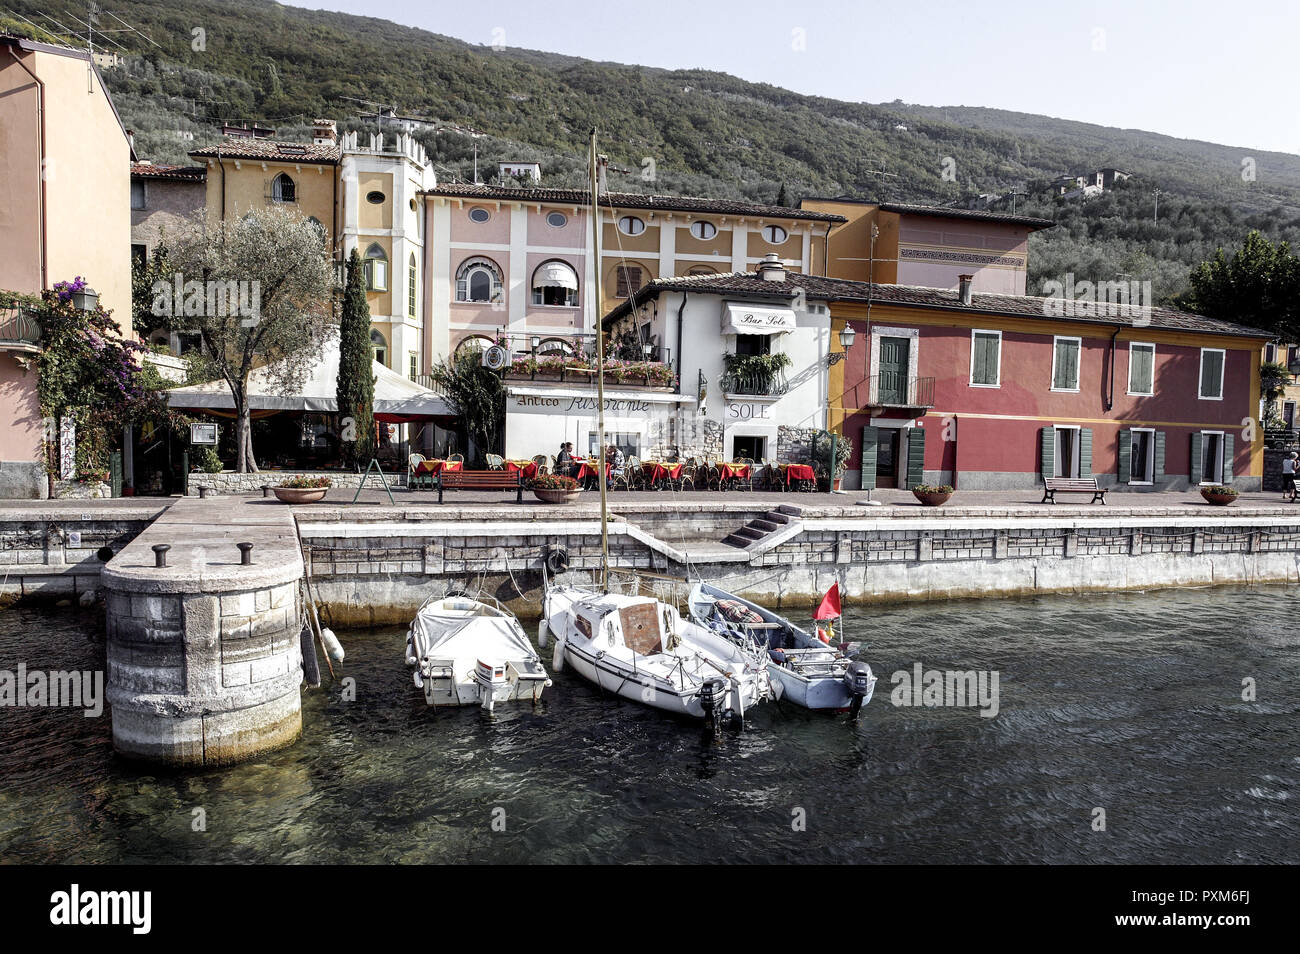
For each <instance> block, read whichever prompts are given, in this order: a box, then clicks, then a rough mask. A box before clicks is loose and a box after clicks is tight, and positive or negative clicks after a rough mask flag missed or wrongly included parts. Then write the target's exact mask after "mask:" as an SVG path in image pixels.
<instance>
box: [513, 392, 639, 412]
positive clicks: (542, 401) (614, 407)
mask: <svg viewBox="0 0 1300 954" xmlns="http://www.w3.org/2000/svg"><path fill="white" fill-rule="evenodd" d="M566 401H567V402H568V403H567V405H566V404H565V402H566ZM598 405H599V402H598V401H597V400H596V399H595V398H585V397H568V398H564V397H538V396H535V395H531V394H520V395H517V396H516V397H515V406H516V407H540V408H555V409H556V410H559V411H561V412H562V413H564V414H569V413H571V412H573V411H595V410H596V409H597V407H598ZM651 407H652V405H651V403H650V402H649V401H633V400H631V399H628V398H605V410H606V411H617V412H620V413H623V414H629V413H630V414H648V413H650V410H651Z"/></svg>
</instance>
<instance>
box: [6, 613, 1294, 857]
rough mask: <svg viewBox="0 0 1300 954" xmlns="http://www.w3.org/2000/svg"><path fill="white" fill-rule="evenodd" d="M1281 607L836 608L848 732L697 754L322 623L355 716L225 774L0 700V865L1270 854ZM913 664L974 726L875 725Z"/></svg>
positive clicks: (904, 721)
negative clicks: (846, 639) (433, 690)
mask: <svg viewBox="0 0 1300 954" xmlns="http://www.w3.org/2000/svg"><path fill="white" fill-rule="evenodd" d="M1295 607H1296V600H1295V592H1294V591H1292V590H1288V589H1284V588H1264V589H1259V590H1249V591H1248V590H1241V589H1214V590H1210V589H1206V590H1193V591H1184V592H1162V593H1147V594H1124V595H1116V596H1104V595H1093V596H1086V597H1041V598H1032V599H1017V600H997V601H994V600H988V601H967V602H950V603H937V604H909V605H901V606H895V607H892V608H884V609H871V610H865V611H864V610H859V611H852V612H851V614H850V618H849V620H848V630H849V636H850V638H854V639H864V640H866V641H867V642H868V643H869V647H868V648H867V649H865V650H864V651H863V652H862V658H865V659H866V660H867V661H869V662H870V663H871V665H872V666H873V668H874V669H875V670H876V673H877V675H878V676H879V677H880V684H879V686H878V688H877V691H876V698H875V699H874V700H873V701H872V702H871V704H870V705H869V706H868V707H867V708H866V709H865V710H864V711H863V716H862V718H861V719H860V720H859V721H858V722H857V723H856V724H853V723H850V722H848V721H847V720H846V719H845V718H844V717H830V716H824V715H813V714H810V713H807V712H805V711H802V710H795V709H789V708H784V709H782V708H778V707H775V706H770V705H769V706H764V707H761V708H759V709H756V710H754V711H752V712H751V713H750V716H749V718H748V720H747V722H748V724H747V726H746V730H745V731H744V732H743V733H739V734H726V735H722V736H718V737H716V738H713V737H710V736H708V735H707V734H705V733H704V732H703V731H702V730H701V729H700V728H699V727H698V726H696V725H694V724H692V723H687V722H681V721H675V720H673V719H671V718H667V717H665V716H664V715H662V714H661V713H658V712H656V711H654V710H650V709H646V708H642V707H639V706H635V705H632V704H628V703H622V702H619V701H616V700H614V699H613V698H610V697H606V696H602V695H601V694H600V693H599V692H598V691H597V690H596V689H595V687H593V686H590V685H589V684H587V683H585V682H582V681H581V680H580V679H579V678H578V677H576V676H574V675H573V674H572V673H570V672H567V671H566V672H564V673H560V674H557V675H556V676H555V685H554V686H553V687H552V688H551V689H550V690H548V694H547V699H546V701H545V702H544V704H542V705H540V706H538V707H536V708H534V707H533V706H531V705H520V706H513V707H501V708H498V710H497V712H496V714H495V715H492V716H489V715H487V714H485V713H483V712H481V711H480V710H478V709H475V708H465V709H461V710H456V711H446V710H440V711H438V712H433V711H430V710H429V709H427V707H426V706H425V705H424V704H423V701H422V698H421V696H420V694H419V693H418V692H417V690H416V689H415V688H414V686H413V685H412V683H411V680H410V674H409V670H407V668H406V666H405V665H404V664H403V660H402V647H403V637H404V632H403V631H402V630H400V629H392V630H382V631H362V632H347V633H341V634H340V636H341V638H342V640H343V642H344V644H345V646H346V648H347V652H348V658H347V662H346V665H345V667H344V672H342V673H340V675H341V676H342V675H346V676H348V677H351V678H352V679H354V680H355V685H356V699H355V701H345V700H344V699H343V698H341V693H340V692H339V688H338V686H331V685H329V684H328V683H327V687H326V688H325V689H322V690H319V691H308V692H306V694H305V697H304V698H305V701H304V713H303V716H304V720H303V721H304V725H305V730H304V735H303V739H302V740H301V741H300V742H299V743H298V744H296V745H295V746H293V747H291V748H288V749H285V750H282V751H280V752H276V753H273V754H270V755H268V756H266V757H264V758H262V759H259V760H257V761H255V762H251V763H248V764H245V765H240V766H235V767H232V768H228V769H222V770H210V771H197V772H179V773H177V772H164V771H158V770H155V769H152V768H150V767H148V766H142V765H139V764H136V763H132V762H130V761H127V760H124V759H121V758H119V757H118V756H116V755H115V754H114V753H113V749H112V742H111V730H110V722H109V718H108V716H107V715H105V716H104V717H103V718H100V719H87V718H83V717H82V715H81V714H80V712H78V711H69V710H65V709H16V708H8V709H0V759H2V760H3V765H4V773H3V779H0V858H2V859H3V860H4V861H9V862H14V861H25V862H90V863H99V862H161V861H193V862H311V863H347V862H366V861H390V862H391V861H400V862H487V863H490V862H502V861H529V860H537V861H556V862H561V861H697V860H714V859H717V860H728V861H768V860H770V861H785V860H799V861H840V862H844V861H854V862H1006V861H1013V862H1033V861H1047V862H1185V863H1205V862H1260V861H1271V862H1296V861H1300V847H1298V846H1300V821H1298V820H1297V817H1296V812H1295V807H1294V804H1293V801H1292V799H1293V798H1294V796H1295V794H1296V789H1297V778H1298V777H1300V721H1298V720H1297V712H1298V711H1300V693H1297V690H1296V685H1297V676H1298V675H1300V671H1298V670H1300V663H1298V662H1297V648H1300V636H1298V635H1297V632H1296V625H1295V622H1294V620H1295ZM530 628H532V627H530ZM544 656H545V657H546V658H547V660H548V662H549V652H548V653H545V654H544ZM20 661H22V662H25V663H26V665H27V667H28V669H29V670H33V669H47V670H49V669H84V668H102V666H103V640H102V624H101V623H100V622H99V621H98V620H97V618H96V617H95V616H93V615H83V614H82V613H81V612H80V611H77V610H73V609H62V610H27V609H10V610H7V611H4V612H3V613H0V669H8V670H13V669H14V668H16V666H17V664H18V662H20ZM917 662H919V663H921V664H922V665H923V667H924V668H926V669H930V668H934V669H941V670H946V669H953V670H972V669H974V670H990V671H991V670H996V671H997V672H998V673H999V690H1000V691H999V712H998V715H997V716H996V717H995V718H982V717H981V716H980V715H979V713H978V710H977V709H974V708H924V707H921V708H913V707H901V706H895V705H893V704H892V703H891V688H892V685H891V675H892V674H893V673H894V672H895V671H908V672H910V671H911V670H912V668H913V666H914V664H915V663H917ZM1244 679H1252V680H1254V684H1255V686H1256V687H1257V688H1256V691H1257V697H1256V699H1255V701H1249V702H1248V701H1243V699H1242V683H1243V680H1244ZM1098 808H1101V809H1104V811H1105V822H1106V828H1105V830H1104V831H1095V830H1093V826H1094V824H1095V822H1094V818H1095V817H1096V816H1095V810H1096V809H1098ZM196 810H199V811H200V812H201V815H199V814H196ZM801 819H802V821H803V825H802V827H801V826H800V825H799V824H798V822H799V821H800V820H801ZM197 820H201V821H202V822H203V825H202V826H199V825H197ZM494 822H495V825H494ZM196 827H205V828H206V830H197V831H196V830H195V828H196ZM501 828H504V830H500V829H501Z"/></svg>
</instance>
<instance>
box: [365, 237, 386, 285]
mask: <svg viewBox="0 0 1300 954" xmlns="http://www.w3.org/2000/svg"><path fill="white" fill-rule="evenodd" d="M365 269H366V288H367V289H368V290H369V291H388V253H387V252H385V251H384V248H383V246H382V245H380V244H379V243H377V242H376V243H374V244H372V245H371V246H370V248H368V249H366V261H365Z"/></svg>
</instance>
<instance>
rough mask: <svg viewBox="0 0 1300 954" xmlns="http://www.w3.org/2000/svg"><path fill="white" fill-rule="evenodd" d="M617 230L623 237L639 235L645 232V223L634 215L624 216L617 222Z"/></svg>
mask: <svg viewBox="0 0 1300 954" xmlns="http://www.w3.org/2000/svg"><path fill="white" fill-rule="evenodd" d="M618 230H619V231H620V232H622V233H623V234H624V235H640V234H641V233H642V232H644V231H645V222H644V221H642V220H641V219H640V218H638V217H637V216H635V215H625V216H622V217H621V218H620V219H619V220H618Z"/></svg>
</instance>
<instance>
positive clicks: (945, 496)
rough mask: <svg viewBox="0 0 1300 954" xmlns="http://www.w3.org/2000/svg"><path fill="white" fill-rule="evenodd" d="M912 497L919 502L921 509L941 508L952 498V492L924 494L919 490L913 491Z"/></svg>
mask: <svg viewBox="0 0 1300 954" xmlns="http://www.w3.org/2000/svg"><path fill="white" fill-rule="evenodd" d="M912 496H913V497H915V498H916V499H917V500H919V501H921V506H923V507H942V506H943V505H944V504H946V503H947V502H948V500H949V498H951V497H952V491H947V492H945V493H937V492H936V493H924V492H922V491H920V490H913V491H912Z"/></svg>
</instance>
